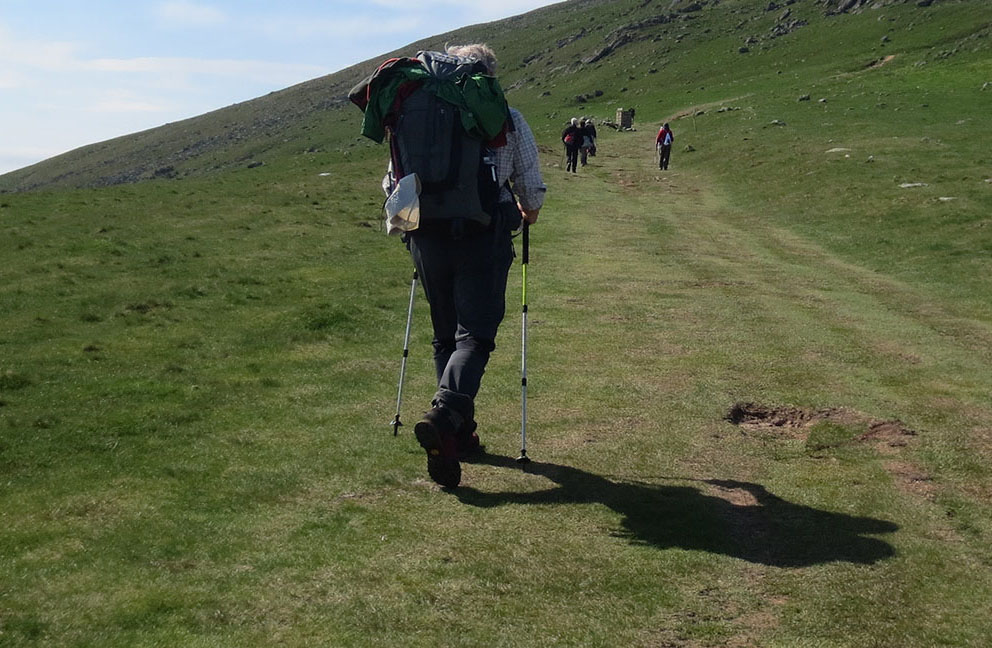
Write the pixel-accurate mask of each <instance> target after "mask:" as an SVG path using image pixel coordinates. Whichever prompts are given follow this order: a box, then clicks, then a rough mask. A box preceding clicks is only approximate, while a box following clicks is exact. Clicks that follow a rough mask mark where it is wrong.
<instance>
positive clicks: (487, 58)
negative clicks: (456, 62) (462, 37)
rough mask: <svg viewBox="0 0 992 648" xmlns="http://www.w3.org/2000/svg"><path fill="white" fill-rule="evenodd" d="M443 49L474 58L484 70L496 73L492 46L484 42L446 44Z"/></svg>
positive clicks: (449, 52)
mask: <svg viewBox="0 0 992 648" xmlns="http://www.w3.org/2000/svg"><path fill="white" fill-rule="evenodd" d="M445 51H446V52H447V53H448V54H451V55H452V56H462V57H464V58H470V59H475V60H476V61H478V62H479V63H482V65H483V67H485V68H486V72H488V73H489V74H490V75H495V74H496V54H495V52H493V50H492V48H491V47H489V46H488V45H486V44H484V43H472V44H471V45H448V46H446V47H445Z"/></svg>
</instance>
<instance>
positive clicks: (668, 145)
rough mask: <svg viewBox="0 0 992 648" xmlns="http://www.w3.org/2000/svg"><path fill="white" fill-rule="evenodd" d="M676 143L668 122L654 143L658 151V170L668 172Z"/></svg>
mask: <svg viewBox="0 0 992 648" xmlns="http://www.w3.org/2000/svg"><path fill="white" fill-rule="evenodd" d="M674 141H675V135H674V134H672V129H671V128H670V127H669V126H668V122H665V125H664V126H662V127H661V130H659V131H658V137H656V138H655V141H654V145H655V148H656V149H658V168H659V169H661V170H663V171H667V170H668V160H669V158H671V157H672V143H673V142H674Z"/></svg>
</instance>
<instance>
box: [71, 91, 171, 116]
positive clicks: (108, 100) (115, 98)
mask: <svg viewBox="0 0 992 648" xmlns="http://www.w3.org/2000/svg"><path fill="white" fill-rule="evenodd" d="M172 109H173V108H172V106H165V105H162V104H156V103H152V102H151V101H147V100H146V99H144V98H143V97H141V96H140V95H138V94H136V93H134V92H132V91H130V90H110V91H107V92H104V93H103V96H102V97H99V98H98V99H96V100H95V101H94V102H93V103H92V104H91V105H89V106H87V107H86V108H85V110H88V111H89V112H95V113H101V114H102V113H166V112H169V111H170V110H172Z"/></svg>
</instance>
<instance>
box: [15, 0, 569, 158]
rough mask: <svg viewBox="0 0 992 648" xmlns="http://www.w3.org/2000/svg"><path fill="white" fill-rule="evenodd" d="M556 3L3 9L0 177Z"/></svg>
mask: <svg viewBox="0 0 992 648" xmlns="http://www.w3.org/2000/svg"><path fill="white" fill-rule="evenodd" d="M555 1H557V0H494V1H488V2H481V3H479V2H466V0H325V1H323V2H318V1H316V0H313V1H307V0H271V1H264V2H263V1H261V0H242V1H240V2H235V1H233V0H151V1H142V0H130V1H127V0H121V1H119V2H111V1H108V0H87V1H85V2H84V1H82V0H72V1H48V0H37V1H34V2H32V1H20V0H0V173H5V172H7V171H12V170H14V169H18V168H21V167H24V166H27V165H29V164H33V163H35V162H38V161H40V160H43V159H45V158H49V157H52V156H54V155H58V154H59V153H64V152H66V151H69V150H72V149H74V148H78V147H80V146H83V145H85V144H92V143H94V142H100V141H103V140H107V139H110V138H112V137H117V136H119V135H126V134H128V133H134V132H137V131H140V130H145V129H147V128H153V127H155V126H160V125H162V124H165V123H168V122H172V121H177V120H180V119H185V118H187V117H193V116H195V115H200V114H203V113H205V112H209V111H211V110H215V109H217V108H222V107H224V106H228V105H230V104H233V103H237V102H240V101H245V100H248V99H252V98H254V97H258V96H261V95H264V94H266V93H268V92H271V91H273V90H280V89H282V88H285V87H288V86H291V85H294V84H296V83H300V82H302V81H306V80H308V79H312V78H314V77H317V76H321V75H324V74H328V73H331V72H335V71H337V70H339V69H341V68H344V67H347V66H348V65H351V64H353V63H357V62H359V61H364V60H366V59H369V58H373V57H375V56H377V55H379V54H382V53H384V52H387V51H390V50H393V49H396V48H399V47H402V46H403V45H406V44H407V43H410V42H413V41H415V40H418V39H420V38H424V37H426V36H432V35H434V34H440V33H443V32H446V31H449V30H452V29H455V28H458V27H462V26H465V25H470V24H475V23H480V22H487V21H490V20H496V19H498V18H506V17H508V16H512V15H516V14H519V13H524V12H526V11H530V10H531V9H535V8H537V7H541V6H544V5H548V4H553V2H555Z"/></svg>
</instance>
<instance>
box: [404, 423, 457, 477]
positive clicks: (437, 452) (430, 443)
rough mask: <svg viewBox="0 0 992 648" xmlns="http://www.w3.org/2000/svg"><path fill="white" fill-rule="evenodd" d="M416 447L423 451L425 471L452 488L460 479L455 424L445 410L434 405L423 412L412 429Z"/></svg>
mask: <svg viewBox="0 0 992 648" xmlns="http://www.w3.org/2000/svg"><path fill="white" fill-rule="evenodd" d="M413 433H414V434H415V435H417V441H418V442H419V443H420V446H421V447H422V448H423V449H424V450H426V451H427V474H428V475H430V476H431V479H433V480H434V481H435V482H437V483H438V484H440V485H442V486H444V487H445V488H454V487H455V486H458V482H460V481H461V480H462V467H461V466H460V465H459V464H458V448H457V440H456V435H455V426H454V424H453V423H452V422H451V416H450V415H449V414H448V410H446V409H444V408H443V407H435V408H434V409H432V410H431V411H429V412H427V413H426V414H424V418H422V419H421V420H420V421H419V422H418V423H417V425H415V426H414V428H413Z"/></svg>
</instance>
